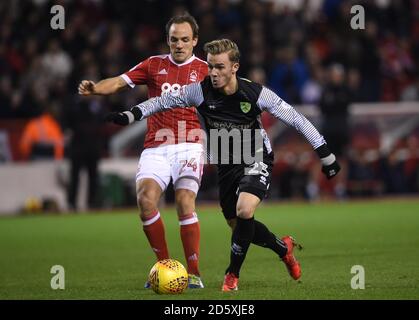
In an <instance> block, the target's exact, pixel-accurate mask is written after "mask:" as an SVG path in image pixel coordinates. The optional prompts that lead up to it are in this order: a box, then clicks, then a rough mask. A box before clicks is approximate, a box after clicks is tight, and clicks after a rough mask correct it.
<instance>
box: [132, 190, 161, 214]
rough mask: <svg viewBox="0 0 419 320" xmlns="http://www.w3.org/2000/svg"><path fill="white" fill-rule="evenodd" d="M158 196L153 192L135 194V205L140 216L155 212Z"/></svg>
mask: <svg viewBox="0 0 419 320" xmlns="http://www.w3.org/2000/svg"><path fill="white" fill-rule="evenodd" d="M157 203H158V196H157V194H155V193H154V192H153V191H149V190H139V191H138V192H137V204H138V207H139V208H140V211H141V215H142V216H147V215H149V214H151V213H153V212H154V211H156V210H157Z"/></svg>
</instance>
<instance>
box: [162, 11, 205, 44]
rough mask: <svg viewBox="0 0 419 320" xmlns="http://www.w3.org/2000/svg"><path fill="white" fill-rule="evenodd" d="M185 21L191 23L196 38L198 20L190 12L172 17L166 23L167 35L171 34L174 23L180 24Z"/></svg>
mask: <svg viewBox="0 0 419 320" xmlns="http://www.w3.org/2000/svg"><path fill="white" fill-rule="evenodd" d="M184 22H186V23H189V25H190V26H191V28H192V36H193V37H194V38H196V37H198V32H199V26H198V23H197V22H196V20H195V18H194V17H192V16H191V15H190V14H189V13H188V12H185V13H183V14H181V15H178V16H174V17H172V18H170V20H169V21H168V22H167V23H166V35H167V36H169V31H170V27H171V26H172V24H180V23H184Z"/></svg>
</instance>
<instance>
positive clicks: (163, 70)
mask: <svg viewBox="0 0 419 320" xmlns="http://www.w3.org/2000/svg"><path fill="white" fill-rule="evenodd" d="M157 74H167V71H166V69H161V70H160V71H159V72H158V73H157Z"/></svg>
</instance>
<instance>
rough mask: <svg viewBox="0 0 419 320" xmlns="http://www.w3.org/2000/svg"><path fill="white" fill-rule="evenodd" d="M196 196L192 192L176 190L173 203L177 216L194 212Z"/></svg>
mask: <svg viewBox="0 0 419 320" xmlns="http://www.w3.org/2000/svg"><path fill="white" fill-rule="evenodd" d="M195 198H196V195H195V193H194V192H193V191H190V190H186V189H180V190H176V193H175V202H176V209H177V212H178V214H179V215H187V214H191V213H192V212H194V211H195Z"/></svg>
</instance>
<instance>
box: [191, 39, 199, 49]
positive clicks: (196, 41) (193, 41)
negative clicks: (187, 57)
mask: <svg viewBox="0 0 419 320" xmlns="http://www.w3.org/2000/svg"><path fill="white" fill-rule="evenodd" d="M197 44H198V37H195V38H193V39H192V46H193V47H195V46H196V45H197Z"/></svg>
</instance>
